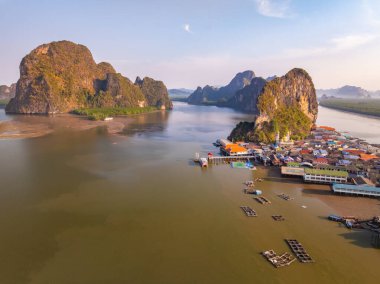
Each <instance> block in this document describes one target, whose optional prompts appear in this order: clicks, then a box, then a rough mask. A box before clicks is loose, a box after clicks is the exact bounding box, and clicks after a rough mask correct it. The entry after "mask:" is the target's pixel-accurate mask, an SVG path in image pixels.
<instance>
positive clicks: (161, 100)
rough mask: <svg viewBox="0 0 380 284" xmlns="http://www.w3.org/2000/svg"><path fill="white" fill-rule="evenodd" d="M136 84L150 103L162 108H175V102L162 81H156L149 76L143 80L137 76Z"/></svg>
mask: <svg viewBox="0 0 380 284" xmlns="http://www.w3.org/2000/svg"><path fill="white" fill-rule="evenodd" d="M135 85H137V86H139V87H140V89H141V91H142V93H143V94H144V96H145V98H146V100H147V104H148V105H150V106H155V107H157V108H160V109H172V108H173V104H172V102H171V100H170V99H169V93H168V90H167V88H166V86H165V85H164V83H163V82H162V81H156V80H154V79H152V78H149V77H145V78H144V79H142V80H141V78H140V77H137V78H136V81H135Z"/></svg>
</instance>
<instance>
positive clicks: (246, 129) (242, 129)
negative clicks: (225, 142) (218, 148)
mask: <svg viewBox="0 0 380 284" xmlns="http://www.w3.org/2000/svg"><path fill="white" fill-rule="evenodd" d="M261 83H263V82H261ZM256 84H257V82H256ZM257 85H258V84H257ZM260 86H261V85H260ZM260 86H258V87H260ZM246 88H247V90H246V92H245V94H244V96H243V95H241V97H242V98H243V99H244V101H245V103H246V104H247V105H248V108H249V110H250V111H252V112H254V113H256V114H257V115H256V117H255V119H254V123H253V124H249V125H248V124H239V125H238V126H237V127H236V128H235V129H234V130H233V131H232V133H231V135H230V139H245V140H249V141H263V142H273V141H274V138H275V135H276V133H277V132H279V133H280V137H284V136H285V135H287V134H288V132H290V134H291V136H292V137H293V138H294V139H299V138H302V137H304V136H305V135H307V134H308V133H309V131H310V128H311V126H312V125H313V123H315V121H316V119H317V114H318V103H317V96H316V93H315V88H314V84H313V81H312V79H311V77H310V76H309V74H308V73H307V72H306V71H305V70H303V69H299V68H296V69H292V70H291V71H289V72H288V73H287V74H286V75H285V76H283V77H279V78H275V79H273V80H272V81H270V82H266V83H265V84H264V86H263V87H262V90H261V91H260V93H259V95H258V96H257V93H256V91H257V90H258V89H259V88H254V87H251V95H249V90H250V89H248V87H246ZM235 97H238V95H236V96H235ZM254 105H256V108H255V107H252V106H254Z"/></svg>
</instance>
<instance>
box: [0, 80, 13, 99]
mask: <svg viewBox="0 0 380 284" xmlns="http://www.w3.org/2000/svg"><path fill="white" fill-rule="evenodd" d="M15 95H16V84H12V85H10V86H9V87H8V86H5V85H1V86H0V99H1V100H9V99H11V98H13V97H14V96H15Z"/></svg>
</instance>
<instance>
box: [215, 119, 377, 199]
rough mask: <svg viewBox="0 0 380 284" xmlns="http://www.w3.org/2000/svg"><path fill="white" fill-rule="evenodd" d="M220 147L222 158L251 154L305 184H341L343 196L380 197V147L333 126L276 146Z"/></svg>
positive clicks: (223, 142) (221, 143)
mask: <svg viewBox="0 0 380 284" xmlns="http://www.w3.org/2000/svg"><path fill="white" fill-rule="evenodd" d="M216 144H217V146H220V152H221V154H222V155H227V156H239V155H242V156H247V155H251V156H252V157H253V158H254V159H255V161H256V162H261V163H263V164H264V165H272V166H278V167H281V173H282V174H283V175H286V176H299V177H302V178H303V180H304V181H305V182H312V183H324V184H334V185H335V184H340V185H339V186H336V192H339V193H350V194H355V193H354V192H357V190H358V189H359V192H360V190H363V191H364V189H365V190H366V191H368V190H369V191H371V190H373V192H375V193H376V194H375V195H373V192H372V193H371V196H379V197H380V148H379V147H377V146H375V145H371V144H369V143H367V142H365V141H363V140H361V139H357V138H353V137H350V136H349V135H347V134H344V133H339V132H337V131H336V130H335V129H334V128H332V127H328V126H319V127H315V128H314V129H313V130H312V132H311V134H310V136H309V137H307V138H306V139H304V140H301V141H290V140H289V139H286V140H285V141H280V140H279V139H278V137H277V139H276V142H275V143H274V144H272V145H264V144H253V143H244V142H235V143H232V142H230V141H228V140H225V139H219V140H217V142H216ZM342 185H344V186H342ZM338 187H339V188H338ZM344 187H347V188H346V189H345V188H344ZM333 190H334V186H333ZM364 195H365V194H364Z"/></svg>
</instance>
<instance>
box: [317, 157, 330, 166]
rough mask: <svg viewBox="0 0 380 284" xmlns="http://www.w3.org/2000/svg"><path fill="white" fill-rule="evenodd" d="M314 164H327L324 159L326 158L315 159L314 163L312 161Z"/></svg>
mask: <svg viewBox="0 0 380 284" xmlns="http://www.w3.org/2000/svg"><path fill="white" fill-rule="evenodd" d="M313 163H314V164H326V165H327V164H328V163H329V161H328V160H327V159H326V158H316V159H315V160H314V161H313Z"/></svg>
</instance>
